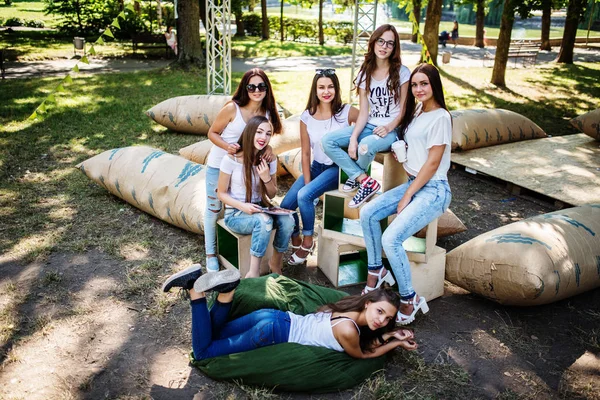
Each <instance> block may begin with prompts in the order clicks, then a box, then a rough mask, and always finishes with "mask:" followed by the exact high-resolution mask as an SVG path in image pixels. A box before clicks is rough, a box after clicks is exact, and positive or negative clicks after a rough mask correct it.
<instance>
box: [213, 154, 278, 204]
mask: <svg viewBox="0 0 600 400" xmlns="http://www.w3.org/2000/svg"><path fill="white" fill-rule="evenodd" d="M221 172H225V173H226V174H228V175H231V180H230V181H229V190H228V191H227V193H229V195H230V196H231V197H233V198H234V199H236V200H239V201H243V202H246V184H245V182H246V179H245V178H244V168H243V164H242V163H241V162H237V161H234V160H233V159H231V157H229V156H227V157H223V160H221ZM276 172H277V159H275V160H273V161H271V162H270V163H269V174H270V175H274V174H275V173H276ZM259 180H260V177H259V176H258V173H256V170H255V173H254V175H252V197H251V202H252V203H260V200H261V198H260V187H259ZM227 207H228V208H231V206H227Z"/></svg>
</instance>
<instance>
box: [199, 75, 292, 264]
mask: <svg viewBox="0 0 600 400" xmlns="http://www.w3.org/2000/svg"><path fill="white" fill-rule="evenodd" d="M256 115H261V116H265V117H267V118H269V119H270V120H271V123H272V124H273V133H274V134H277V133H281V121H280V119H279V114H278V113H277V106H276V103H275V97H274V96H273V90H272V88H271V82H269V78H268V77H267V75H266V74H265V72H264V71H263V70H261V69H259V68H253V69H251V70H249V71H247V72H246V73H245V74H244V76H242V80H241V81H240V84H239V86H238V87H237V89H236V91H235V93H234V94H233V98H232V99H231V101H230V102H228V103H227V104H225V105H224V106H223V108H222V109H221V111H219V113H218V114H217V117H216V119H215V122H213V124H212V125H211V126H210V129H209V130H208V138H209V139H210V141H211V142H213V144H214V146H213V147H212V149H211V150H210V154H209V155H208V160H207V162H206V164H207V170H206V210H205V211H204V246H205V252H206V269H207V271H209V272H214V271H218V270H219V262H218V260H217V234H216V231H217V219H218V218H219V214H220V211H221V202H220V201H219V199H218V197H217V182H218V180H219V169H220V168H221V160H222V159H223V157H225V156H226V155H227V154H235V153H236V152H237V151H238V150H239V149H240V148H239V145H238V143H237V142H238V140H239V139H240V136H241V135H242V131H243V130H244V128H245V127H246V122H247V121H249V120H250V119H251V118H252V117H254V116H256ZM266 152H267V155H266V159H267V161H272V160H273V159H274V158H275V157H274V156H273V154H272V152H271V151H270V147H268V148H267V150H266Z"/></svg>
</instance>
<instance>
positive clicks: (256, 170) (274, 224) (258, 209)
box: [217, 116, 294, 278]
mask: <svg viewBox="0 0 600 400" xmlns="http://www.w3.org/2000/svg"><path fill="white" fill-rule="evenodd" d="M272 134H273V125H272V123H271V122H270V121H269V120H268V119H267V118H266V117H262V116H256V117H252V118H251V119H250V121H248V124H247V125H246V127H245V128H244V131H243V132H242V136H241V137H240V139H239V141H238V143H237V144H238V150H237V151H236V152H235V153H234V154H228V155H226V156H225V157H223V160H222V161H221V171H220V173H219V184H218V186H217V195H218V196H219V200H221V201H222V202H223V203H224V204H225V225H227V227H228V228H229V229H231V230H232V231H234V232H236V233H239V234H241V235H250V234H252V241H251V245H250V256H251V257H250V269H249V271H248V273H247V274H246V278H255V277H258V276H259V275H260V263H261V261H262V258H263V256H264V255H265V253H266V251H267V247H268V245H269V240H271V231H272V230H274V229H275V230H276V232H275V239H274V241H273V247H274V249H275V251H274V252H273V256H272V257H271V259H270V260H269V268H270V269H271V272H275V273H278V274H281V260H282V258H283V253H284V252H285V251H286V250H287V248H288V244H289V241H290V236H292V231H293V229H294V219H293V218H292V216H291V214H285V215H269V214H266V213H264V212H263V207H269V206H271V203H270V201H269V199H270V198H271V199H272V198H273V197H275V195H276V194H277V177H276V175H275V173H276V172H277V159H275V160H273V161H271V162H267V160H266V158H265V151H266V148H267V146H268V144H269V141H270V140H271V135H272Z"/></svg>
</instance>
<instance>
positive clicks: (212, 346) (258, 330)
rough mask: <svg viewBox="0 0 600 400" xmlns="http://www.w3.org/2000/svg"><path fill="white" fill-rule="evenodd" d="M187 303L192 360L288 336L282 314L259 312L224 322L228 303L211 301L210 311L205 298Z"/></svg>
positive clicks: (286, 317) (287, 319) (286, 318)
mask: <svg viewBox="0 0 600 400" xmlns="http://www.w3.org/2000/svg"><path fill="white" fill-rule="evenodd" d="M190 304H191V307H192V350H193V351H194V358H195V359H196V360H203V359H206V358H212V357H218V356H223V355H227V354H233V353H241V352H244V351H250V350H254V349H257V348H259V347H264V346H270V345H273V344H278V343H286V342H287V341H288V338H289V336H290V316H289V315H288V313H287V312H285V311H280V310H271V309H263V310H258V311H254V312H253V313H250V314H248V315H244V316H243V317H240V318H238V319H235V320H233V321H229V322H227V315H228V314H229V310H230V309H231V303H226V304H223V303H219V302H218V301H215V304H214V306H213V307H212V309H211V310H210V312H209V311H208V306H207V304H206V298H202V299H197V300H192V301H191V302H190Z"/></svg>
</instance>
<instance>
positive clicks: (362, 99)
mask: <svg viewBox="0 0 600 400" xmlns="http://www.w3.org/2000/svg"><path fill="white" fill-rule="evenodd" d="M358 103H359V107H360V110H359V112H358V118H357V119H356V124H355V125H354V129H353V130H352V135H351V136H350V144H349V145H348V155H349V156H350V157H351V158H353V159H355V160H356V159H357V156H356V150H357V149H358V137H359V136H360V134H361V132H362V131H363V129H365V126H367V122H368V121H369V99H368V98H367V91H366V90H365V89H359V90H358Z"/></svg>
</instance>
